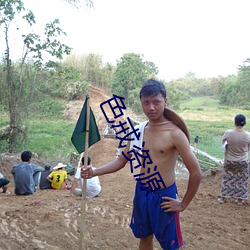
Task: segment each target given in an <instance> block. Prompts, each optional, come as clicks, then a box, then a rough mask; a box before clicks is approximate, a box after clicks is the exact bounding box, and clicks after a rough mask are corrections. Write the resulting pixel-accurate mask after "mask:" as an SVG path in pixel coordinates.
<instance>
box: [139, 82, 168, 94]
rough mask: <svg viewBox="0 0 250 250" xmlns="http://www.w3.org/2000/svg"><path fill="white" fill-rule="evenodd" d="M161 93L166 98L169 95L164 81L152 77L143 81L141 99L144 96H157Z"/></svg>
mask: <svg viewBox="0 0 250 250" xmlns="http://www.w3.org/2000/svg"><path fill="white" fill-rule="evenodd" d="M159 94H161V95H162V96H163V97H164V98H166V97H167V91H166V87H165V85H164V84H163V83H162V82H159V81H156V80H154V79H150V80H148V81H146V82H144V83H143V85H142V88H141V91H140V99H141V98H142V97H148V96H157V95H159Z"/></svg>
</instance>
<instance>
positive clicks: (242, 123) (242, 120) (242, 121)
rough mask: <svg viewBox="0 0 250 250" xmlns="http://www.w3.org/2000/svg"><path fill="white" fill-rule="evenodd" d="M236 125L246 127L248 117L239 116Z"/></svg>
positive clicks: (235, 121)
mask: <svg viewBox="0 0 250 250" xmlns="http://www.w3.org/2000/svg"><path fill="white" fill-rule="evenodd" d="M234 123H235V125H236V126H242V127H244V126H245V125H246V117H245V116H244V115H242V114H238V115H236V116H235V118H234Z"/></svg>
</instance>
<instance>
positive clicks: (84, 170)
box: [81, 166, 94, 179]
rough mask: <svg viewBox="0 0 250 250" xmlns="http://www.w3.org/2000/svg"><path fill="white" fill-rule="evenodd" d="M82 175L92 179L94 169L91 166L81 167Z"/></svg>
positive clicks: (84, 177)
mask: <svg viewBox="0 0 250 250" xmlns="http://www.w3.org/2000/svg"><path fill="white" fill-rule="evenodd" d="M81 177H82V178H83V179H91V178H92V177H94V169H93V168H92V167H90V166H89V167H87V168H84V167H82V168H81Z"/></svg>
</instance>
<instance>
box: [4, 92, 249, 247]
mask: <svg viewBox="0 0 250 250" xmlns="http://www.w3.org/2000/svg"><path fill="white" fill-rule="evenodd" d="M93 91H94V94H93V95H92V98H91V100H92V103H91V105H92V108H93V110H94V112H95V114H97V115H99V113H100V111H98V105H99V104H100V102H102V101H103V100H105V98H106V97H105V96H102V95H101V94H100V92H98V91H97V92H95V90H93ZM69 107H74V111H73V109H71V108H69V112H68V114H70V116H71V118H70V119H77V117H78V115H79V112H80V110H81V107H82V101H81V102H79V105H78V106H77V105H76V102H74V103H71V104H69ZM77 112H78V114H77ZM98 112H99V113H98ZM98 122H99V124H100V125H102V124H103V122H105V120H104V121H103V118H102V117H101V114H100V118H98ZM116 145H117V141H115V140H114V139H107V138H105V139H102V140H101V141H100V142H98V143H96V144H95V145H93V146H92V147H91V148H90V155H91V156H92V158H93V165H94V166H96V167H98V166H101V165H103V164H105V163H107V162H109V161H111V160H113V159H114V158H115V148H116ZM18 161H19V158H18V156H10V155H0V171H2V172H4V174H5V175H6V176H8V177H9V178H10V180H11V184H10V191H11V192H12V194H11V195H8V196H6V195H4V194H0V250H7V249H8V250H9V249H11V250H19V249H25V250H26V249H27V250H33V249H46V250H62V249H67V250H68V249H72V250H75V249H79V236H80V234H79V229H80V226H81V204H82V199H81V198H77V197H66V195H67V194H68V192H69V191H55V190H47V191H42V190H38V192H37V193H36V194H35V195H33V196H16V195H14V194H13V191H14V186H13V180H12V176H11V174H10V171H11V169H12V166H13V164H15V163H16V162H18ZM100 181H101V184H102V193H101V195H100V196H99V197H97V198H94V199H91V200H87V211H86V220H85V237H84V239H85V243H86V249H90V250H95V249H100V250H116V249H117V250H128V249H131V250H134V249H138V240H137V239H135V238H134V237H133V235H132V233H131V230H130V228H129V223H130V217H131V212H132V199H133V193H134V186H135V180H134V179H133V176H132V174H131V172H130V166H129V165H127V166H126V167H125V168H124V169H122V170H121V171H119V172H117V173H114V174H111V175H106V176H101V177H100ZM220 181H221V171H220V170H217V171H213V172H212V173H207V174H206V177H205V178H204V179H203V181H202V184H201V186H200V189H199V191H198V194H197V196H196V197H195V199H194V200H193V202H192V203H191V204H190V206H189V207H188V209H187V210H185V211H184V212H183V213H181V227H182V233H183V237H184V241H185V247H184V248H183V249H186V250H211V249H214V250H249V249H250V248H249V247H250V237H249V232H250V208H249V205H246V206H238V205H236V204H234V202H233V201H232V202H228V203H226V204H218V203H217V202H216V200H217V196H218V195H219V191H220ZM177 185H178V188H179V193H180V196H183V195H184V192H185V189H186V186H187V179H186V178H178V179H177ZM155 249H156V250H159V249H160V247H159V245H158V244H157V243H156V242H155Z"/></svg>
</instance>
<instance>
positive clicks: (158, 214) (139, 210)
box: [130, 182, 183, 250]
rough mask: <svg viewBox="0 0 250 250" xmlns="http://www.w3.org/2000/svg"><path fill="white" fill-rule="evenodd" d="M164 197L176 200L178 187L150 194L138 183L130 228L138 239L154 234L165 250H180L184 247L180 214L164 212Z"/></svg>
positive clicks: (172, 186)
mask: <svg viewBox="0 0 250 250" xmlns="http://www.w3.org/2000/svg"><path fill="white" fill-rule="evenodd" d="M163 196H168V197H171V198H176V196H177V187H176V185H175V184H173V185H171V186H169V187H167V188H165V189H160V190H157V191H155V192H152V193H150V192H147V191H144V190H141V188H140V184H139V182H137V185H136V189H135V197H134V204H133V206H134V207H133V214H132V218H131V223H130V227H131V229H132V231H133V233H134V235H135V237H136V238H145V237H147V236H149V235H152V234H154V235H155V237H156V239H157V240H158V242H159V243H160V244H161V247H162V248H163V249H168V250H170V249H171V250H173V249H178V248H180V247H181V246H182V245H183V240H182V235H181V230H180V222H179V213H177V212H169V213H166V212H164V211H163V209H162V208H161V207H160V204H161V203H162V202H163V201H164V200H162V197H163Z"/></svg>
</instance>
